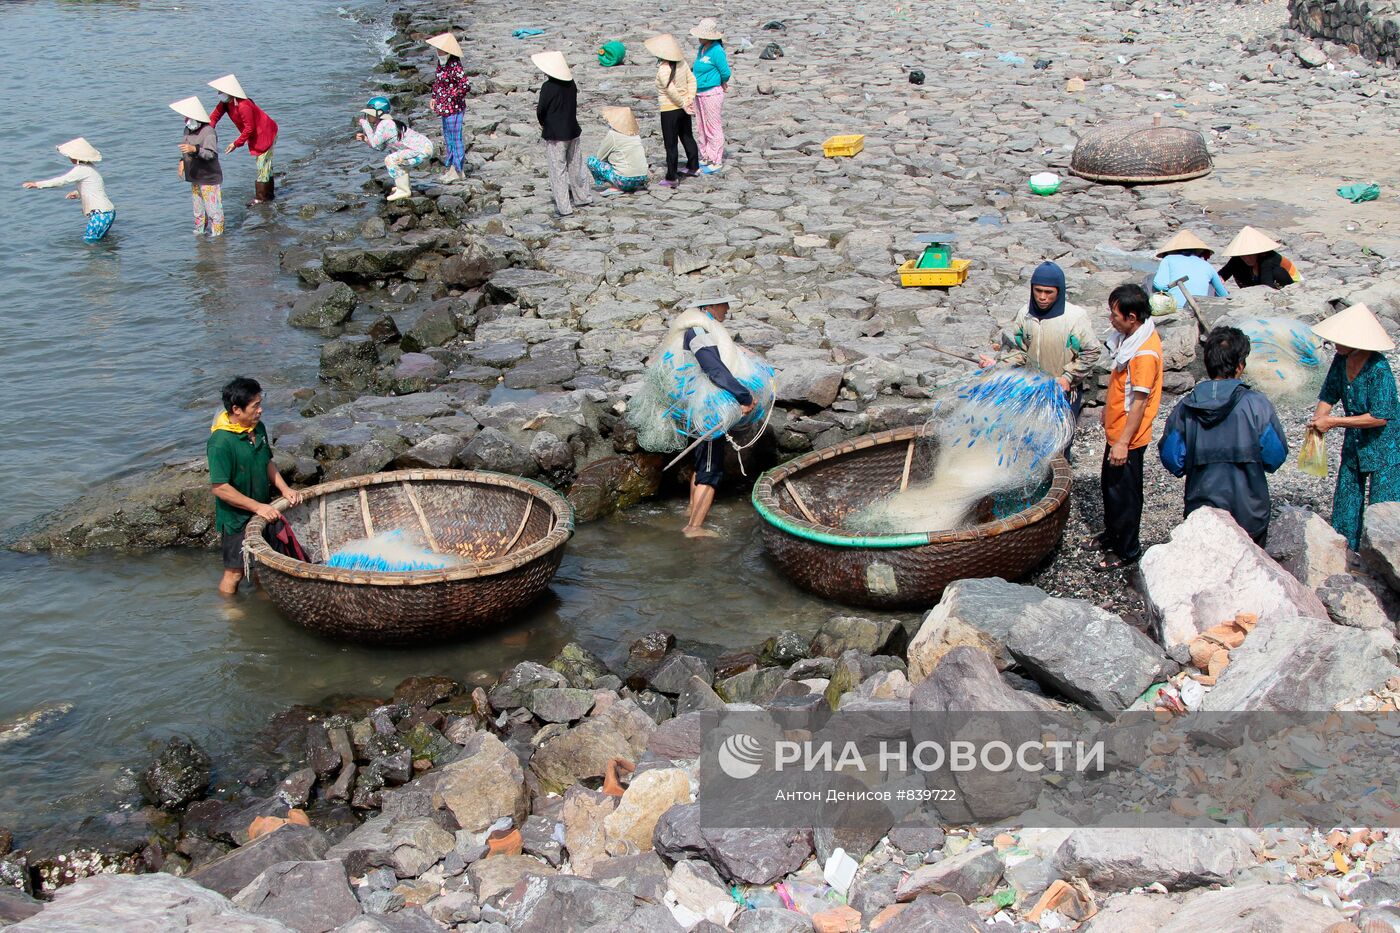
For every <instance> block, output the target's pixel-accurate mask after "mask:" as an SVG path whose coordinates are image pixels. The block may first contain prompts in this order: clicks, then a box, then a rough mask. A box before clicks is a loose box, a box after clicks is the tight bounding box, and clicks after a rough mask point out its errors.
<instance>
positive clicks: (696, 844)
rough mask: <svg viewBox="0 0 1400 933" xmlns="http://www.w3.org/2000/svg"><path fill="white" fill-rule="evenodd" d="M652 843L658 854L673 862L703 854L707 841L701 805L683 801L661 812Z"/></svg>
mask: <svg viewBox="0 0 1400 933" xmlns="http://www.w3.org/2000/svg"><path fill="white" fill-rule="evenodd" d="M651 844H652V848H653V849H654V850H655V851H656V854H657V855H661V856H664V857H666V858H668V859H670V860H671V861H673V862H674V861H680V860H681V859H687V858H693V857H696V856H700V855H703V854H704V853H705V849H706V843H705V836H704V834H703V833H701V831H700V805H699V804H698V803H681V804H677V805H676V806H674V807H672V808H671V809H669V810H667V811H666V812H665V813H663V814H661V819H659V820H657V821H656V830H655V831H654V832H653V833H652V835H651Z"/></svg>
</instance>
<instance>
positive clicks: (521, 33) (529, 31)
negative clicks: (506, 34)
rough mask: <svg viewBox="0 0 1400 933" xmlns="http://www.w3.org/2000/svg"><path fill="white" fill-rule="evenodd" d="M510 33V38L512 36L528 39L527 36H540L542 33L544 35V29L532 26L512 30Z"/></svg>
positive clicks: (513, 37)
mask: <svg viewBox="0 0 1400 933" xmlns="http://www.w3.org/2000/svg"><path fill="white" fill-rule="evenodd" d="M510 35H511V38H512V39H529V38H530V37H532V36H542V35H544V30H543V29H534V28H526V29H517V30H515V32H512V33H511V34H510Z"/></svg>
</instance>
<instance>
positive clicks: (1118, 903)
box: [1080, 894, 1181, 933]
mask: <svg viewBox="0 0 1400 933" xmlns="http://www.w3.org/2000/svg"><path fill="white" fill-rule="evenodd" d="M1180 908H1181V904H1180V903H1179V902H1178V901H1177V899H1176V898H1169V897H1165V896H1163V895H1161V894H1117V895H1114V896H1112V897H1109V898H1108V899H1107V900H1106V901H1105V902H1104V903H1103V904H1102V905H1101V906H1100V908H1099V912H1098V913H1097V914H1095V915H1094V916H1093V917H1092V918H1090V920H1089V921H1088V923H1086V924H1085V925H1084V926H1083V927H1081V928H1080V929H1081V930H1082V931H1083V933H1123V931H1125V930H1159V929H1161V927H1162V925H1163V924H1165V923H1166V922H1167V921H1168V920H1169V919H1171V916H1172V914H1174V913H1176V912H1177V910H1179V909H1180Z"/></svg>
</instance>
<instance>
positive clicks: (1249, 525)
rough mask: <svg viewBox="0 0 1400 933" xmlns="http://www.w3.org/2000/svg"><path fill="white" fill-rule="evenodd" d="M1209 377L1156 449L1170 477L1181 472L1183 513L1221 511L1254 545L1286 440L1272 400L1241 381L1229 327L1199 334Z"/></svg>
mask: <svg viewBox="0 0 1400 933" xmlns="http://www.w3.org/2000/svg"><path fill="white" fill-rule="evenodd" d="M1204 350H1205V363H1206V375H1207V376H1209V377H1210V378H1209V379H1207V380H1206V381H1205V382H1202V383H1200V384H1199V385H1197V386H1196V388H1194V389H1192V390H1191V394H1190V395H1188V396H1186V397H1185V398H1184V399H1182V400H1181V401H1180V402H1178V403H1177V406H1176V408H1175V409H1174V410H1173V411H1172V413H1171V416H1170V417H1168V418H1167V425H1166V430H1165V432H1164V433H1163V435H1162V440H1161V441H1160V442H1159V443H1158V445H1157V452H1158V454H1159V455H1160V456H1161V458H1162V465H1163V466H1165V467H1166V468H1167V469H1168V470H1169V471H1170V472H1171V473H1172V475H1173V476H1185V477H1186V511H1185V514H1187V515H1190V514H1191V513H1192V512H1194V511H1195V510H1196V509H1198V508H1200V507H1201V506H1203V505H1209V506H1214V507H1215V508H1218V509H1224V510H1225V511H1227V512H1229V513H1230V514H1231V515H1233V516H1234V518H1235V521H1236V522H1237V523H1239V526H1240V527H1241V528H1243V529H1244V530H1245V531H1246V532H1248V533H1249V535H1250V536H1251V537H1252V538H1254V540H1255V541H1257V542H1259V543H1260V544H1263V543H1264V539H1265V538H1266V537H1267V536H1268V533H1269V511H1270V504H1269V480H1268V477H1267V476H1266V475H1265V474H1266V473H1272V472H1274V471H1275V470H1277V469H1278V468H1279V467H1280V466H1281V465H1282V464H1283V461H1284V460H1286V459H1288V439H1287V438H1286V437H1285V436H1284V433H1283V425H1282V424H1281V423H1280V422H1279V418H1278V412H1276V411H1274V406H1273V404H1272V403H1271V402H1270V401H1269V400H1268V399H1267V398H1265V397H1264V396H1263V395H1261V394H1260V393H1258V392H1256V391H1254V390H1253V389H1251V388H1250V387H1249V386H1247V385H1245V384H1244V383H1243V382H1242V381H1240V376H1241V375H1242V374H1243V373H1244V365H1245V360H1246V359H1247V358H1248V357H1249V338H1248V337H1246V336H1245V335H1244V332H1243V331H1241V330H1239V329H1238V328H1235V327H1217V328H1215V329H1214V330H1212V331H1211V332H1210V333H1209V334H1208V335H1207V336H1206V345H1205V348H1204Z"/></svg>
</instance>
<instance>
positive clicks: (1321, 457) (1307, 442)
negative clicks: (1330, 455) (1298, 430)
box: [1298, 428, 1327, 478]
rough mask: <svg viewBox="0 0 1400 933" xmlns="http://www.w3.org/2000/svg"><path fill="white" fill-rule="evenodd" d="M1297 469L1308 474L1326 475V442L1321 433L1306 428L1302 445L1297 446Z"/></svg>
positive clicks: (1320, 476)
mask: <svg viewBox="0 0 1400 933" xmlns="http://www.w3.org/2000/svg"><path fill="white" fill-rule="evenodd" d="M1298 469H1300V470H1302V471H1303V472H1304V473H1306V474H1308V475H1309V476H1316V477H1319V478H1322V477H1326V476H1327V444H1326V443H1325V442H1324V441H1323V440H1322V434H1321V433H1319V432H1317V431H1315V430H1313V429H1312V428H1308V431H1307V433H1306V434H1305V435H1304V436H1303V446H1302V447H1300V448H1298Z"/></svg>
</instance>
